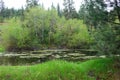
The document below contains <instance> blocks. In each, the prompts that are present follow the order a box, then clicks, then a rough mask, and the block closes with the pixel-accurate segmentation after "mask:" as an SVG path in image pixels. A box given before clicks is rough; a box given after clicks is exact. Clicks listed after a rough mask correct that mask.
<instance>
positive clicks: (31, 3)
mask: <svg viewBox="0 0 120 80" xmlns="http://www.w3.org/2000/svg"><path fill="white" fill-rule="evenodd" d="M38 2H39V0H26V3H27V9H29V8H31V7H35V6H38V5H39V4H38Z"/></svg>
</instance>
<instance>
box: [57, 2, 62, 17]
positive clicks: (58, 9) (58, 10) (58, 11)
mask: <svg viewBox="0 0 120 80" xmlns="http://www.w3.org/2000/svg"><path fill="white" fill-rule="evenodd" d="M57 13H58V16H59V17H62V11H61V10H60V5H59V4H57Z"/></svg>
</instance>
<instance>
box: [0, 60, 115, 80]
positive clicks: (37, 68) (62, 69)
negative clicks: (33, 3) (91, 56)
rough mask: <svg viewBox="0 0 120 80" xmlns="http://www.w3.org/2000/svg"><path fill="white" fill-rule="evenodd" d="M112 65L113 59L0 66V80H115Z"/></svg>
mask: <svg viewBox="0 0 120 80" xmlns="http://www.w3.org/2000/svg"><path fill="white" fill-rule="evenodd" d="M113 63H114V60H113V59H111V58H109V59H108V58H107V59H95V60H89V61H86V62H81V63H72V62H66V61H50V62H46V63H43V64H38V65H33V66H1V67H0V80H116V79H115V78H114V74H115V73H116V72H115V68H114V67H113V66H114V65H113ZM116 69H117V68H116ZM109 76H110V77H109ZM98 78H101V79H98Z"/></svg>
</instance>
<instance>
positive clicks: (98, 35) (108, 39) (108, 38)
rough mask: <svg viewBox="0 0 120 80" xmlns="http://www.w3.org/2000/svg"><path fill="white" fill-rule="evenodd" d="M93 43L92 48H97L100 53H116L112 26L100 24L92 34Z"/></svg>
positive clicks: (108, 54)
mask: <svg viewBox="0 0 120 80" xmlns="http://www.w3.org/2000/svg"><path fill="white" fill-rule="evenodd" d="M93 36H94V41H95V45H94V46H93V48H94V49H95V50H97V51H98V52H99V53H100V54H105V55H107V56H111V55H113V54H116V51H117V45H116V43H115V42H116V40H115V39H116V35H115V33H114V32H113V30H112V28H111V27H109V26H102V27H101V28H100V29H99V28H98V29H96V31H95V32H94V34H93Z"/></svg>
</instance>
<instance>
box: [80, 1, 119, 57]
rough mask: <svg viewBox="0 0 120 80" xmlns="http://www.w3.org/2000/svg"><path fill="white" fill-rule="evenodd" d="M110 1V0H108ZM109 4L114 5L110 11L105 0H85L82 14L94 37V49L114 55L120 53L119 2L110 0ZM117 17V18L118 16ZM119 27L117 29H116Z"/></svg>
mask: <svg viewBox="0 0 120 80" xmlns="http://www.w3.org/2000/svg"><path fill="white" fill-rule="evenodd" d="M107 1H108V0H107ZM109 2H110V3H109V5H111V4H112V5H114V6H110V7H113V9H112V10H110V11H108V9H107V8H108V7H109V6H106V1H105V0H85V2H84V4H83V5H82V7H83V8H81V9H84V10H80V11H81V12H82V11H83V12H82V16H84V17H83V19H84V22H85V23H86V24H87V26H88V31H89V32H90V33H91V36H92V37H93V38H94V41H95V45H94V49H96V50H98V52H99V53H101V54H105V55H108V56H110V55H112V54H116V53H118V51H119V49H120V42H118V40H120V33H117V32H120V28H118V27H119V26H120V22H117V21H116V20H119V15H120V14H119V9H120V8H119V2H118V1H117V0H114V1H113V2H111V0H109ZM116 17H117V18H116ZM116 27H117V29H115V28H116Z"/></svg>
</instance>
